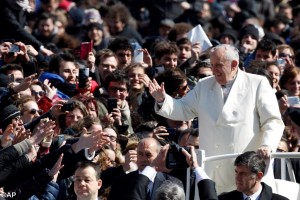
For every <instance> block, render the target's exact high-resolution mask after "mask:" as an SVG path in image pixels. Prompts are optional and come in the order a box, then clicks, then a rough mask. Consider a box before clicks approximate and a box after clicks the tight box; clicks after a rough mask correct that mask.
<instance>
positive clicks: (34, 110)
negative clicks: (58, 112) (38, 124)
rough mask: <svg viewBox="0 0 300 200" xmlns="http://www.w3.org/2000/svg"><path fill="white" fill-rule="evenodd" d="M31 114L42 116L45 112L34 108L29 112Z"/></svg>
mask: <svg viewBox="0 0 300 200" xmlns="http://www.w3.org/2000/svg"><path fill="white" fill-rule="evenodd" d="M29 113H30V114H32V115H35V114H36V113H39V114H40V115H41V114H43V110H41V109H38V110H37V109H34V108H33V109H31V110H29Z"/></svg>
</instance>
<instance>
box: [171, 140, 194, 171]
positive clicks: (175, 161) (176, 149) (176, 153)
mask: <svg viewBox="0 0 300 200" xmlns="http://www.w3.org/2000/svg"><path fill="white" fill-rule="evenodd" d="M182 149H185V150H187V151H188V152H190V148H189V147H181V146H179V145H178V144H175V143H172V144H171V145H170V148H169V150H168V153H167V159H166V166H167V168H168V169H186V168H188V167H189V164H188V163H187V162H186V158H185V155H184V154H183V153H182Z"/></svg>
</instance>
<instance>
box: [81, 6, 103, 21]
mask: <svg viewBox="0 0 300 200" xmlns="http://www.w3.org/2000/svg"><path fill="white" fill-rule="evenodd" d="M84 15H85V16H84V24H89V23H90V21H92V22H97V23H100V24H102V23H103V21H102V18H101V15H100V13H99V11H98V10H97V9H95V8H90V9H86V10H85V11H84Z"/></svg>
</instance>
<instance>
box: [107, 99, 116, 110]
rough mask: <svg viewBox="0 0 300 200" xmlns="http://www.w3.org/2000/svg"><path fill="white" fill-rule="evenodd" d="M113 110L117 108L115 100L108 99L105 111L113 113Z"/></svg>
mask: <svg viewBox="0 0 300 200" xmlns="http://www.w3.org/2000/svg"><path fill="white" fill-rule="evenodd" d="M114 108H117V99H116V98H113V97H110V98H108V99H107V110H108V113H111V112H113V110H114Z"/></svg>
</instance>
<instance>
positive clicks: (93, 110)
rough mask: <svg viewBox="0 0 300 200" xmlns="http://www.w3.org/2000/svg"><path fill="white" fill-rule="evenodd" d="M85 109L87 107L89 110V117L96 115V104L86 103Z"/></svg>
mask: <svg viewBox="0 0 300 200" xmlns="http://www.w3.org/2000/svg"><path fill="white" fill-rule="evenodd" d="M87 109H88V112H89V115H90V116H91V117H95V118H96V117H97V110H96V106H95V104H94V103H93V102H89V103H88V104H87Z"/></svg>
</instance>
